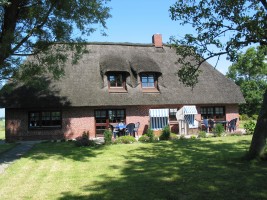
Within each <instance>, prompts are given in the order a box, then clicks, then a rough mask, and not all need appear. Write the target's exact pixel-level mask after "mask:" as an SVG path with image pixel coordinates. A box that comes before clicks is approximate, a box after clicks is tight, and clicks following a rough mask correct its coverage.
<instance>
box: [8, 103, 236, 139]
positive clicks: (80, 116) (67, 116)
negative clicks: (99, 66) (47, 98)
mask: <svg viewBox="0 0 267 200" xmlns="http://www.w3.org/2000/svg"><path fill="white" fill-rule="evenodd" d="M179 107H181V105H172V106H169V105H162V106H153V107H151V106H128V107H123V108H125V109H126V123H127V124H128V123H136V122H140V128H139V130H138V135H139V136H140V135H142V134H143V133H145V132H146V130H147V129H148V127H149V116H148V115H149V109H151V108H179ZM112 108H114V107H107V108H106V109H112ZM115 108H118V107H115ZM95 109H99V107H98V108H92V107H74V108H68V109H63V110H62V128H59V129H45V130H40V129H39V130H38V129H34V130H31V129H30V130H29V128H28V110H26V109H8V108H7V109H6V115H5V116H6V139H7V141H12V140H39V139H45V140H46V139H62V138H67V139H71V138H76V137H78V136H80V135H81V134H82V133H83V132H84V131H85V132H87V131H89V134H90V137H91V138H93V137H95V134H96V132H95V119H94V110H95ZM197 109H198V112H199V111H200V109H199V107H197ZM225 111H226V120H227V121H230V120H231V119H233V118H239V114H238V106H237V105H227V106H226V107H225ZM196 119H197V120H200V119H201V116H200V114H198V115H197V116H196ZM171 128H172V129H173V131H174V132H177V131H178V127H177V125H175V123H174V124H172V125H171Z"/></svg>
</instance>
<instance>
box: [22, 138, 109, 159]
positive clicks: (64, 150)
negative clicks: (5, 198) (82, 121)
mask: <svg viewBox="0 0 267 200" xmlns="http://www.w3.org/2000/svg"><path fill="white" fill-rule="evenodd" d="M103 148H105V147H104V146H95V147H76V146H75V144H74V142H59V143H57V142H55V143H52V142H44V143H40V144H38V147H37V148H33V149H32V150H31V152H30V153H29V154H28V155H27V157H28V158H31V159H33V160H44V159H48V158H51V157H56V159H58V160H65V159H72V160H75V161H87V159H88V158H91V157H95V156H97V155H99V154H101V152H102V149H103Z"/></svg>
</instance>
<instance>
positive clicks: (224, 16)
mask: <svg viewBox="0 0 267 200" xmlns="http://www.w3.org/2000/svg"><path fill="white" fill-rule="evenodd" d="M265 6H266V5H265V4H264V3H263V2H261V1H249V0H246V1H209V0H200V1H184V0H177V1H176V2H175V3H174V4H173V5H172V6H171V7H170V10H169V11H170V16H171V19H172V20H175V21H179V22H180V25H182V26H184V25H190V26H192V27H193V28H194V30H195V33H194V34H190V33H189V34H185V35H184V36H183V37H179V38H171V43H173V44H174V46H176V47H177V51H178V53H179V54H180V55H181V59H179V60H178V62H179V63H180V64H181V65H182V68H181V70H180V71H179V72H178V76H179V78H180V80H181V81H182V82H183V83H184V84H186V85H187V86H191V87H193V86H194V85H195V84H196V83H197V75H198V73H199V67H200V65H201V64H202V63H203V62H204V61H206V60H208V59H210V58H212V57H215V56H217V57H218V59H219V58H220V56H221V55H224V54H226V55H227V58H228V59H230V60H231V61H235V60H237V55H238V52H240V50H241V49H242V48H244V47H245V46H248V45H251V44H260V45H261V46H264V45H266V44H267V42H266V41H267V36H266V34H265V33H266V27H267V22H266V7H265ZM222 38H224V39H223V40H222ZM226 38H227V39H226ZM188 47H190V48H188ZM192 56H193V57H194V58H195V57H196V62H194V63H192V62H188V61H190V58H192ZM202 58H204V59H202Z"/></svg>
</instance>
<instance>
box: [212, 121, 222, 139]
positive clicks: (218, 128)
mask: <svg viewBox="0 0 267 200" xmlns="http://www.w3.org/2000/svg"><path fill="white" fill-rule="evenodd" d="M223 132H224V126H223V125H222V124H216V126H215V127H214V134H215V136H217V137H221V136H222V134H223Z"/></svg>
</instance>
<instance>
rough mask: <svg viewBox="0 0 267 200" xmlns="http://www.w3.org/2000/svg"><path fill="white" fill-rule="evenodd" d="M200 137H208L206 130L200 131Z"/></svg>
mask: <svg viewBox="0 0 267 200" xmlns="http://www.w3.org/2000/svg"><path fill="white" fill-rule="evenodd" d="M198 137H199V138H206V137H207V133H206V132H205V131H199V132H198Z"/></svg>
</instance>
